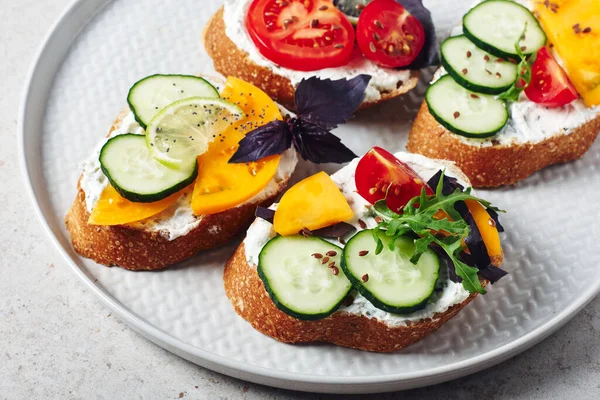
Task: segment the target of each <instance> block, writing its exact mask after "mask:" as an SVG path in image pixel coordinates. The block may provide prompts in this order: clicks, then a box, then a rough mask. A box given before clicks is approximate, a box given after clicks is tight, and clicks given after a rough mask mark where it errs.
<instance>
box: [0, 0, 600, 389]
mask: <svg viewBox="0 0 600 400" xmlns="http://www.w3.org/2000/svg"><path fill="white" fill-rule="evenodd" d="M69 3H70V0H52V2H45V1H43V2H42V1H39V0H20V1H9V0H0V23H1V25H0V83H1V84H0V88H1V89H2V92H3V94H2V95H1V96H0V120H2V121H3V123H2V124H0V138H2V141H1V144H0V227H1V229H0V399H4V398H5V399H34V398H35V399H37V398H43V399H53V398H61V399H79V398H82V399H83V398H85V399H121V398H122V399H135V398H144V399H148V398H156V399H179V398H190V399H196V398H197V399H205V398H206V399H238V398H239V399H263V398H269V399H329V398H349V396H339V397H338V396H327V395H319V394H307V393H298V392H292V391H286V390H280V389H272V388H268V387H264V386H260V385H255V384H250V383H245V382H242V381H239V380H236V379H233V378H229V377H226V376H223V375H219V374H217V373H214V372H211V371H208V370H206V369H203V368H200V367H198V366H196V365H194V364H191V363H189V362H187V361H185V360H182V359H180V358H178V357H177V356H175V355H172V354H170V353H168V352H167V351H165V350H163V349H161V348H159V347H157V346H155V345H154V344H152V343H151V342H149V341H147V340H146V339H144V338H142V337H141V336H139V335H137V334H136V333H135V332H133V331H132V330H131V329H129V328H128V327H127V326H126V325H124V324H123V323H122V322H121V321H119V320H118V319H117V318H115V317H114V316H113V315H111V313H110V312H109V311H108V310H107V309H105V308H104V307H103V306H102V305H101V304H100V303H99V301H98V300H96V298H95V297H94V296H93V295H92V294H90V293H89V292H87V291H86V290H84V287H83V285H82V284H81V283H80V282H79V281H78V280H77V279H76V277H75V275H74V274H72V273H71V271H69V269H68V267H67V265H66V263H65V262H64V261H63V260H62V259H61V257H60V256H59V255H58V253H57V252H56V251H55V250H54V248H53V246H52V244H51V243H50V240H49V239H48V238H47V237H46V235H45V233H44V232H43V230H42V228H41V225H40V224H39V223H38V220H37V218H36V216H35V215H34V213H33V210H32V208H31V206H30V203H29V200H28V199H27V197H26V194H25V190H24V186H23V180H22V176H21V173H20V171H19V166H18V161H17V156H16V148H17V144H16V137H17V134H16V131H17V114H18V103H19V99H20V97H21V92H22V88H23V84H24V80H25V76H26V72H27V70H28V68H29V65H30V63H31V61H32V57H33V56H34V54H35V51H36V49H37V48H38V47H39V45H40V43H41V41H42V38H43V37H44V35H45V34H46V32H47V31H48V30H49V28H50V26H51V24H52V22H53V21H54V20H55V19H56V17H57V16H58V14H59V13H60V12H61V11H62V10H63V9H64V8H65V7H66V6H67V5H68V4H69ZM369 397H370V396H356V398H369ZM373 398H377V399H400V398H402V399H423V398H425V399H428V398H431V399H434V398H435V399H439V398H443V399H466V398H483V399H490V398H510V399H550V398H552V399H555V398H556V399H559V398H565V399H566V398H570V399H600V297H598V298H596V299H595V300H594V301H592V303H590V305H588V306H587V307H586V308H585V309H584V310H583V311H582V312H581V313H580V314H579V315H577V316H575V317H574V318H573V320H572V321H571V322H569V323H568V324H567V326H565V327H564V328H562V329H561V330H559V331H558V332H557V333H556V334H554V335H553V336H551V337H550V338H549V339H547V340H545V341H544V342H542V343H541V344H539V345H537V346H536V347H534V348H533V349H531V350H529V351H527V352H525V353H523V354H521V355H519V356H517V357H515V358H513V359H511V360H509V361H507V362H504V363H503V364H500V365H498V366H496V367H493V368H490V369H488V370H486V371H483V372H480V373H477V374H475V375H471V376H469V377H466V378H463V379H459V380H456V381H452V382H448V383H444V384H440V385H437V386H432V387H428V388H423V389H416V390H410V391H406V392H399V393H390V394H385V395H376V396H373Z"/></svg>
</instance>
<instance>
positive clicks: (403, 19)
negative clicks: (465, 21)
mask: <svg viewBox="0 0 600 400" xmlns="http://www.w3.org/2000/svg"><path fill="white" fill-rule="evenodd" d="M356 41H357V42H358V47H360V49H361V50H362V52H363V54H364V55H365V57H367V58H368V59H369V60H371V61H373V62H376V63H377V64H379V65H381V66H384V67H389V68H395V67H405V66H407V65H409V64H410V63H411V62H413V61H414V59H415V58H417V56H418V55H419V53H420V52H421V50H422V49H423V46H424V45H425V30H424V29H423V25H421V22H419V20H418V19H417V18H415V17H414V16H413V15H412V14H410V13H409V12H408V11H407V10H406V9H405V8H404V7H403V6H402V5H400V4H399V3H397V2H396V1H395V0H374V1H372V2H371V3H369V4H368V5H367V6H366V7H365V9H364V10H363V11H362V13H361V14H360V17H359V18H358V25H357V26H356Z"/></svg>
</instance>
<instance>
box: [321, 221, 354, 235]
mask: <svg viewBox="0 0 600 400" xmlns="http://www.w3.org/2000/svg"><path fill="white" fill-rule="evenodd" d="M354 232H356V228H355V227H354V226H352V225H350V224H348V223H346V222H338V223H337V224H335V225H331V226H327V227H325V228H321V229H318V230H316V231H313V232H312V233H313V235H315V236H318V237H322V238H329V239H338V238H342V237H344V236H346V235H347V234H349V233H354Z"/></svg>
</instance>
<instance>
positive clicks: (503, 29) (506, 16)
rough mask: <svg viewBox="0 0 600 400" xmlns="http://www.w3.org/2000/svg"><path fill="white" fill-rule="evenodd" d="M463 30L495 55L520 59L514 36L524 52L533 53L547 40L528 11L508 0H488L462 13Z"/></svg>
mask: <svg viewBox="0 0 600 400" xmlns="http://www.w3.org/2000/svg"><path fill="white" fill-rule="evenodd" d="M526 26H527V29H525V27H526ZM523 30H525V33H524V39H523V38H522V37H521V35H523ZM463 31H464V33H465V36H467V37H468V38H469V40H471V41H472V42H473V43H475V44H476V45H477V46H479V47H480V48H482V49H483V50H485V51H488V52H490V53H492V54H493V55H495V56H497V57H506V58H515V59H519V56H518V54H517V51H516V50H515V43H517V40H519V47H521V51H522V52H523V54H533V53H535V52H536V51H538V50H539V49H541V48H542V47H543V46H544V45H545V44H546V34H545V33H544V31H543V30H542V28H541V26H540V23H539V22H538V20H537V19H536V18H535V17H534V16H533V14H532V13H531V11H529V10H528V9H527V8H525V7H523V6H522V5H520V4H517V3H514V2H512V1H510V0H487V1H484V2H483V3H480V4H478V5H477V6H475V7H473V8H472V9H471V11H469V12H468V13H467V14H466V15H465V16H464V17H463Z"/></svg>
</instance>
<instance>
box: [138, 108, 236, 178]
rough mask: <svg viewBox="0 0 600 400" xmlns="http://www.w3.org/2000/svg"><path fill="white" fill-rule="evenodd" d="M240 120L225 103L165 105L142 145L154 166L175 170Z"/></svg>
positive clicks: (147, 132)
mask: <svg viewBox="0 0 600 400" xmlns="http://www.w3.org/2000/svg"><path fill="white" fill-rule="evenodd" d="M243 117H244V112H243V111H242V110H241V109H240V108H239V107H238V106H236V105H235V104H232V103H229V102H228V101H225V100H221V99H211V98H205V97H190V98H188V99H183V100H179V101H176V102H175V103H173V104H170V105H168V106H167V107H165V108H164V109H163V110H162V111H161V112H159V113H158V114H157V115H156V116H155V117H154V118H153V119H152V121H150V123H149V124H148V128H147V129H146V142H147V144H148V148H149V149H150V153H151V154H152V156H153V157H154V158H155V159H156V160H157V161H158V162H160V163H161V164H164V165H166V166H167V167H171V168H179V167H180V166H182V165H189V161H190V160H192V159H194V158H196V157H198V156H199V155H201V154H204V153H205V152H206V150H207V149H208V145H209V144H210V142H212V141H213V140H215V139H217V138H218V137H219V135H220V134H221V133H222V132H223V131H224V130H225V129H227V128H228V127H229V126H231V125H232V124H234V123H235V122H237V121H239V120H240V119H241V118H243Z"/></svg>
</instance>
